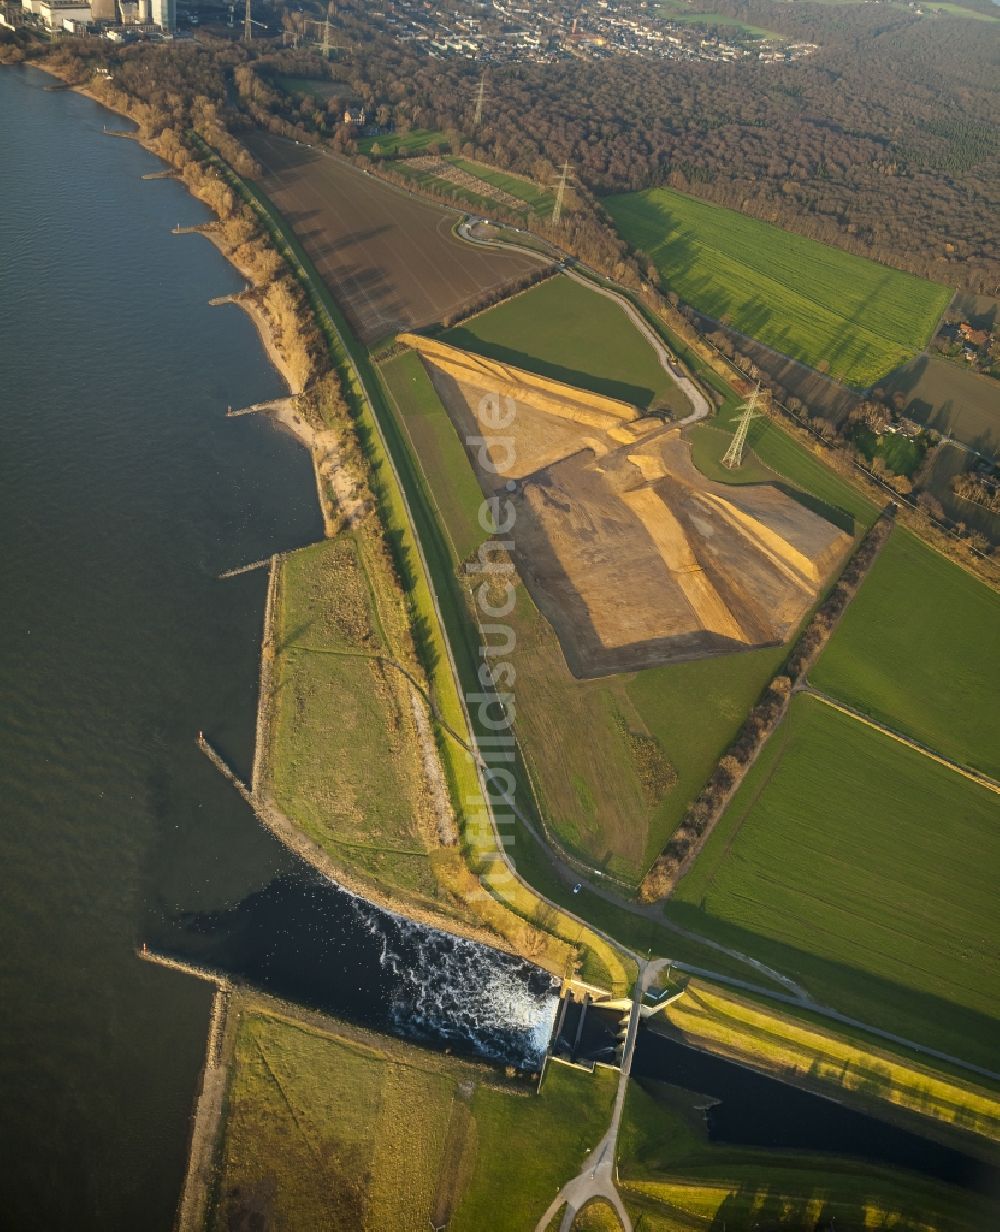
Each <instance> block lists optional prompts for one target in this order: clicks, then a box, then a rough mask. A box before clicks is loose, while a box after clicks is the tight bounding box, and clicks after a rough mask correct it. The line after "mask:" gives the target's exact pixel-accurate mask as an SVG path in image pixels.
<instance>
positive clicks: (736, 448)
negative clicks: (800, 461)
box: [722, 381, 763, 471]
mask: <svg viewBox="0 0 1000 1232" xmlns="http://www.w3.org/2000/svg"><path fill="white" fill-rule="evenodd" d="M759 404H760V381H758V382H757V388H756V389H755V390H754V391H753V393H752V394H751V395H750V397H749V398H748V399H747V400H746V402H744V403H743V405H742V406H741V407H740V422H739V423H738V424H737V425H736V432H735V433H734V434H733V440H732V444H731V445H730V446H729V448H728V449H727V450H726V453H725V457H724V458H723V459H722V465H723V466H724V467H725V468H726V469H727V470H730V471H734V470H736V468H737V467H739V466H742V465H743V449H744V446H745V445H746V443H747V433H748V432H749V431H750V421H751V420H753V419H759V418H760V416H761V415H762V414H763V411H759V410H758V409H757V407H758V405H759Z"/></svg>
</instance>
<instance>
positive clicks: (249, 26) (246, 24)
mask: <svg viewBox="0 0 1000 1232" xmlns="http://www.w3.org/2000/svg"><path fill="white" fill-rule="evenodd" d="M252 38H253V19H252V18H251V16H250V0H247V3H246V11H245V12H244V14H243V42H244V43H249V42H250V40H251V39H252Z"/></svg>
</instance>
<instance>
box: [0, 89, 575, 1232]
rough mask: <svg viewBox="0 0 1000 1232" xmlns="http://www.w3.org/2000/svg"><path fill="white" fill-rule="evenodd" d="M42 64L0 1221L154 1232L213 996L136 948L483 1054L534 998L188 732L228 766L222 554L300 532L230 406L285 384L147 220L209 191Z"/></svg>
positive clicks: (245, 704) (3, 128) (1, 736)
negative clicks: (312, 854) (62, 85)
mask: <svg viewBox="0 0 1000 1232" xmlns="http://www.w3.org/2000/svg"><path fill="white" fill-rule="evenodd" d="M50 81H51V79H50V78H49V77H47V76H45V75H43V74H41V73H39V72H37V71H36V70H32V69H26V68H5V69H0V210H2V220H3V225H2V226H0V465H2V476H3V479H2V484H0V550H2V561H3V569H4V578H3V591H2V607H0V610H2V614H3V636H2V638H0V702H2V705H0V887H2V895H0V1227H2V1228H4V1229H5V1230H6V1229H16V1230H17V1232H21V1230H22V1229H36V1228H37V1229H45V1232H57V1230H59V1229H64V1228H65V1229H70V1228H72V1229H74V1232H83V1230H85V1229H91V1228H93V1229H98V1228H99V1229H101V1230H102V1232H114V1230H117V1229H127V1230H129V1232H136V1230H138V1229H142V1230H143V1232H156V1230H157V1229H167V1228H169V1227H170V1226H171V1222H172V1218H173V1213H174V1209H175V1205H176V1200H177V1195H178V1192H179V1187H180V1181H181V1177H182V1173H183V1166H184V1157H185V1151H186V1145H187V1133H188V1124H189V1116H190V1112H191V1107H192V1098H193V1094H194V1090H195V1084H196V1081H197V1075H198V1071H199V1068H200V1065H201V1061H202V1056H203V1050H204V1042H205V1032H206V1026H207V1020H208V1009H209V997H210V990H209V988H208V986H207V985H204V984H202V983H200V982H198V981H195V980H191V979H188V978H186V977H184V976H181V975H175V974H173V973H172V972H168V971H166V970H163V969H160V968H156V967H152V966H150V965H149V964H147V963H143V962H141V961H140V960H139V959H137V958H136V956H135V947H136V946H137V945H138V944H139V943H140V942H141V941H144V940H147V939H149V940H152V941H156V942H159V943H161V944H163V945H165V946H170V947H172V948H173V950H174V951H175V952H179V953H188V954H192V955H194V956H202V957H206V958H210V959H212V960H213V961H216V962H218V963H229V964H230V967H231V969H233V970H236V971H239V972H243V973H244V974H246V975H247V976H248V977H250V978H253V979H255V980H256V981H257V982H259V983H261V984H263V985H265V986H267V987H270V988H273V989H274V990H275V991H285V992H288V993H290V994H293V995H302V996H303V999H305V1000H307V1001H309V1002H310V1003H311V1004H322V1005H323V1006H324V1007H326V1008H329V1009H333V1010H335V1011H337V1012H340V1013H344V1014H346V1015H349V1016H352V1017H356V1018H360V1019H362V1020H363V1021H369V1022H372V1023H374V1024H376V1025H384V1026H386V1027H388V1028H391V1029H395V1030H398V1031H402V1032H404V1033H410V1034H414V1035H416V1036H418V1037H419V1038H428V1039H434V1038H437V1039H438V1040H442V1039H443V1040H449V1041H450V1040H452V1039H454V1040H456V1041H457V1043H458V1044H459V1046H461V1047H464V1048H466V1049H469V1048H475V1049H478V1050H479V1051H484V1052H486V1053H488V1054H492V1055H501V1056H504V1057H506V1056H508V1055H509V1056H512V1057H515V1058H516V1057H518V1056H526V1055H527V1054H528V1053H530V1052H531V1051H532V1050H533V1049H535V1048H537V1040H538V1038H539V1037H540V1035H541V1034H543V1025H544V1024H545V1023H547V1022H549V1021H551V1017H552V1014H553V1012H554V1003H553V1001H552V997H551V995H550V993H549V990H548V986H547V979H546V978H544V977H541V976H540V974H539V973H538V972H537V970H535V969H534V968H530V967H528V966H527V965H526V964H522V963H519V962H516V961H514V960H510V959H508V958H506V957H505V956H502V955H501V956H496V955H494V954H493V953H492V952H491V951H484V950H482V949H481V948H479V947H474V946H468V945H466V944H465V943H455V942H452V941H450V940H448V939H446V938H442V937H441V936H440V935H438V934H428V933H425V932H422V931H421V930H418V929H415V928H413V927H412V926H409V925H406V924H403V923H401V922H399V921H396V920H395V919H392V918H391V917H386V916H384V915H383V914H382V913H379V912H377V911H375V910H373V909H372V908H370V907H368V906H367V905H366V904H363V903H359V902H358V901H357V900H355V899H352V898H351V897H350V896H349V895H346V894H344V893H343V892H341V891H338V890H335V889H332V888H330V887H323V886H320V885H319V884H318V883H317V882H316V880H315V879H314V878H312V877H311V875H310V874H308V873H306V872H305V871H304V870H303V869H302V868H301V866H300V865H299V864H298V863H297V862H296V861H294V860H293V859H291V858H290V857H289V856H288V855H287V854H286V853H285V852H284V851H283V850H282V849H281V848H280V847H279V846H278V844H276V843H275V842H274V841H273V840H272V839H271V838H270V836H268V835H267V834H266V833H265V832H264V831H262V830H261V829H260V828H259V827H258V826H257V824H256V822H255V821H254V819H253V817H252V815H251V814H250V813H249V811H248V810H247V808H246V807H245V805H244V804H243V803H242V801H241V800H240V799H239V797H238V796H236V794H235V793H234V792H233V790H232V788H231V787H230V786H229V785H228V784H227V783H226V782H225V781H224V780H222V778H221V777H220V776H219V775H218V774H217V773H216V771H215V770H214V769H213V768H212V767H211V765H210V764H209V763H208V761H207V760H206V759H205V758H204V757H203V756H202V755H201V754H200V753H199V752H198V750H197V748H196V745H195V742H194V736H195V733H196V732H197V731H198V729H200V728H204V730H205V731H206V732H207V733H209V734H210V735H211V737H212V739H213V742H215V743H217V744H218V745H219V747H220V748H221V749H222V750H223V752H224V753H225V754H226V756H227V757H229V758H230V759H231V760H232V761H233V762H234V764H235V765H236V766H237V768H238V769H240V770H241V771H243V772H244V773H246V772H247V768H248V765H249V761H250V758H251V753H252V740H253V726H254V714H255V706H256V686H257V663H258V652H259V637H260V627H261V616H262V609H263V598H264V585H265V579H264V576H263V574H262V573H255V574H249V575H246V576H244V577H240V578H237V579H234V580H232V581H226V582H218V581H216V580H215V575H216V574H217V573H218V572H219V571H221V570H223V569H226V568H229V567H231V566H233V565H236V564H240V563H242V562H245V561H252V560H257V559H260V558H261V557H262V556H265V555H267V554H269V553H271V552H273V551H276V550H281V549H286V548H291V547H295V546H297V545H299V544H301V543H305V542H308V541H310V540H312V539H314V538H316V537H318V536H319V534H320V533H321V524H320V519H319V516H318V512H317V509H316V504H315V486H314V483H313V479H312V473H311V466H310V463H309V460H308V458H307V456H306V454H305V453H304V452H303V451H302V450H300V449H299V447H298V446H297V445H296V444H295V442H294V441H292V440H291V439H290V438H289V437H287V436H283V435H281V434H279V433H278V432H276V431H275V430H274V429H272V428H271V427H270V426H269V425H268V424H267V423H266V422H263V421H261V420H258V419H255V418H254V417H247V418H241V419H235V420H227V419H226V418H225V408H226V405H227V403H232V404H234V405H241V404H246V403H249V402H253V401H257V400H259V399H262V398H268V397H273V396H276V395H277V394H279V393H281V392H283V388H282V385H281V382H280V380H279V378H278V377H277V375H276V374H275V373H274V372H273V370H272V369H271V368H270V366H269V365H268V363H267V361H266V359H265V358H264V356H263V353H262V350H261V348H260V345H259V342H258V339H257V337H256V334H255V331H254V329H253V327H252V325H251V324H250V322H249V321H248V320H247V318H246V317H245V316H244V315H243V314H242V313H241V312H240V311H239V310H238V309H236V308H231V307H224V308H210V307H209V306H208V303H207V301H208V299H209V298H210V297H212V296H215V295H222V294H226V293H228V292H231V291H235V290H238V289H240V288H241V286H242V282H241V280H240V279H239V277H238V276H237V275H236V274H235V272H234V271H233V270H232V269H231V268H230V267H229V266H228V265H227V264H226V262H225V261H224V260H223V259H222V257H221V256H220V255H219V254H218V253H217V252H216V251H215V249H214V248H212V247H211V246H210V245H209V244H208V243H207V242H206V241H205V240H203V239H201V238H200V237H198V236H182V237H178V236H173V235H171V234H170V228H171V227H172V226H173V225H175V224H176V223H178V222H180V223H183V224H189V223H195V222H201V221H204V220H205V218H206V217H207V215H206V212H205V211H204V209H203V208H202V207H201V206H200V205H198V204H197V203H196V202H194V201H193V200H192V199H191V198H190V197H189V196H188V195H187V193H186V192H185V191H184V190H183V189H182V188H181V187H180V186H179V185H178V184H176V183H173V182H171V181H155V182H143V181H142V179H141V178H140V177H141V176H142V174H144V173H145V172H148V171H154V170H158V169H159V167H160V164H159V163H158V162H157V160H155V159H154V158H153V157H151V156H150V155H149V154H147V153H146V152H145V151H143V150H142V149H141V148H140V147H139V146H137V145H136V144H135V143H134V142H131V141H126V140H115V139H112V138H109V137H107V136H105V135H103V133H102V131H101V130H102V127H103V125H104V124H105V123H107V124H108V125H109V126H112V127H121V126H122V125H121V122H120V121H118V120H117V119H116V118H115V117H113V116H110V115H109V114H108V113H107V112H105V111H103V110H102V109H101V108H99V107H98V106H96V105H95V104H94V103H92V102H90V101H89V100H87V99H84V98H81V97H79V96H77V95H75V94H73V93H71V92H66V91H56V92H53V91H47V90H46V89H45V86H46V85H48V84H49V83H50ZM422 964H423V966H422ZM463 983H464V984H465V985H467V986H468V987H469V993H468V995H465V994H464V993H463V991H462V986H463ZM494 1027H495V1028H496V1030H495V1031H494V1030H493V1029H492V1028H494ZM542 1046H543V1048H544V1042H543V1045H542Z"/></svg>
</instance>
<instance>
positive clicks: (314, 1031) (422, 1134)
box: [209, 1005, 617, 1232]
mask: <svg viewBox="0 0 1000 1232" xmlns="http://www.w3.org/2000/svg"><path fill="white" fill-rule="evenodd" d="M616 1080H617V1075H616V1074H614V1073H612V1072H610V1071H607V1070H598V1071H597V1072H596V1073H594V1074H593V1075H590V1074H586V1073H583V1072H581V1071H579V1070H574V1069H569V1068H567V1067H565V1066H560V1065H554V1066H552V1067H551V1069H550V1071H549V1073H548V1074H547V1076H546V1079H545V1082H544V1083H543V1085H542V1087H541V1090H540V1091H538V1092H536V1091H535V1090H533V1089H532V1088H530V1087H529V1086H528V1085H527V1084H526V1083H525V1082H523V1081H516V1082H515V1081H507V1080H505V1079H504V1078H503V1077H502V1075H500V1074H499V1073H498V1072H497V1071H496V1070H494V1069H490V1068H489V1067H487V1066H485V1065H482V1064H479V1063H477V1062H472V1061H464V1060H459V1059H457V1058H455V1057H450V1056H446V1055H443V1054H440V1053H434V1052H431V1051H428V1050H426V1049H422V1048H417V1047H414V1046H413V1045H410V1044H406V1043H403V1042H402V1041H399V1040H394V1039H392V1038H388V1037H383V1036H377V1035H373V1034H371V1033H369V1032H367V1031H364V1030H363V1029H360V1028H355V1027H351V1026H349V1025H347V1024H342V1023H333V1022H332V1021H330V1020H319V1019H316V1020H313V1021H306V1020H303V1019H298V1018H292V1017H290V1016H286V1015H285V1014H283V1013H282V1012H281V1011H280V1010H279V1009H278V1008H277V1007H275V1008H273V1009H272V1008H270V1007H268V1008H265V1007H264V1006H257V1005H249V1006H247V1007H245V1008H243V1009H242V1011H241V1013H240V1014H239V1021H238V1025H237V1027H236V1039H235V1055H234V1061H233V1065H232V1069H231V1077H230V1083H229V1090H228V1097H227V1101H226V1117H225V1124H224V1129H223V1135H222V1142H221V1146H220V1165H219V1185H218V1198H217V1201H216V1204H215V1209H214V1212H213V1216H212V1219H211V1221H210V1225H209V1226H210V1227H212V1228H213V1229H217V1230H218V1232H222V1230H223V1229H228V1228H234V1227H251V1226H258V1222H259V1226H262V1227H263V1226H267V1227H274V1228H278V1227H281V1228H296V1229H298V1228H301V1229H307V1228H308V1229H313V1228H316V1229H318V1228H330V1229H337V1230H342V1232H358V1229H361V1228H364V1229H365V1230H366V1232H424V1230H425V1229H426V1228H427V1227H428V1226H433V1227H439V1226H442V1225H443V1224H445V1223H447V1226H448V1227H449V1228H450V1229H455V1230H456V1232H482V1229H484V1228H490V1229H495V1230H496V1232H524V1230H525V1229H528V1228H532V1227H533V1226H534V1224H535V1221H536V1220H537V1219H538V1218H539V1216H540V1215H541V1214H542V1212H543V1211H544V1210H545V1207H546V1206H547V1205H548V1202H549V1201H550V1200H551V1197H552V1194H553V1193H554V1192H555V1191H556V1190H557V1189H558V1188H559V1187H560V1186H561V1185H562V1184H563V1183H564V1182H565V1181H567V1180H569V1179H570V1177H571V1176H573V1175H574V1173H575V1172H576V1170H577V1169H578V1168H579V1166H580V1163H581V1162H582V1159H583V1157H584V1156H585V1154H586V1152H587V1150H589V1149H590V1148H591V1147H592V1146H593V1145H594V1144H595V1143H596V1142H597V1141H598V1140H599V1139H600V1136H601V1134H602V1133H603V1132H604V1130H605V1128H606V1126H607V1121H608V1117H609V1116H610V1111H611V1105H612V1102H613V1099H614V1092H615V1086H616ZM515 1148H516V1151H517V1154H516V1157H514V1156H513V1155H512V1152H513V1151H514V1150H515Z"/></svg>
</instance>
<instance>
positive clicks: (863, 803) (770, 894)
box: [668, 696, 1000, 1068]
mask: <svg viewBox="0 0 1000 1232" xmlns="http://www.w3.org/2000/svg"><path fill="white" fill-rule="evenodd" d="M998 813H1000V810H998V797H997V796H996V795H994V794H992V793H991V792H989V791H987V790H985V789H984V788H982V787H980V786H978V785H976V784H974V783H972V782H970V781H969V780H968V779H965V778H963V777H962V776H961V775H958V774H956V773H955V772H954V771H952V770H949V769H948V768H946V767H944V766H942V765H940V764H938V763H936V762H934V761H932V760H931V759H930V758H928V757H925V756H923V755H922V754H920V753H918V752H916V751H915V750H913V749H910V748H907V747H905V746H903V745H900V744H899V743H898V742H897V741H894V740H892V739H890V738H889V737H887V736H883V735H881V734H880V733H878V732H876V731H874V730H873V729H872V728H870V727H867V726H866V725H865V724H863V723H860V722H858V721H857V720H855V719H852V718H849V717H848V716H846V715H843V714H841V713H839V712H837V711H835V710H833V709H832V708H830V707H829V706H826V705H825V704H824V703H823V702H822V701H820V700H819V699H817V698H814V697H809V696H798V697H796V698H795V699H794V700H793V702H792V706H791V710H790V712H789V714H788V717H787V718H786V719H785V721H784V722H783V723H782V724H781V726H780V727H779V728H778V730H777V732H776V733H775V735H774V736H773V737H772V738H771V740H770V741H769V742H768V744H767V745H766V746H765V749H764V752H763V753H762V755H761V757H760V758H759V759H758V761H757V763H756V765H755V766H754V767H753V769H752V770H751V771H750V773H749V774H748V775H747V777H746V779H745V780H744V782H743V784H742V785H741V786H740V788H739V790H738V791H737V792H736V795H735V796H734V798H733V800H732V803H731V804H730V806H729V808H728V809H727V811H726V812H725V813H724V815H723V817H722V819H721V821H720V822H719V823H718V825H717V826H716V828H715V830H714V832H713V833H712V835H711V837H710V838H709V840H708V842H707V843H706V845H705V847H704V849H703V851H702V853H701V855H700V856H699V857H698V859H697V861H696V862H695V864H694V866H693V868H692V869H691V871H690V872H689V873H688V874H687V876H686V877H685V878H684V879H683V880H682V881H681V883H680V886H679V887H678V890H677V891H676V893H675V895H674V897H673V898H672V899H671V900H670V904H669V906H668V912H669V913H670V915H671V916H672V918H674V919H676V920H678V921H679V922H685V923H688V924H691V925H693V926H695V927H698V928H699V929H700V930H702V931H704V932H706V933H707V934H708V935H711V936H715V937H717V938H718V939H729V940H732V939H734V938H738V939H739V941H740V942H741V943H742V947H743V948H745V949H746V948H749V949H752V951H753V953H754V954H755V955H756V956H757V957H759V958H761V959H763V960H764V961H765V962H769V963H773V965H775V966H776V967H777V968H778V969H779V970H782V971H784V972H785V973H786V974H789V975H791V976H793V977H795V978H798V979H800V980H801V981H802V982H804V983H805V984H806V985H807V987H808V988H809V989H810V991H811V992H812V993H813V994H814V995H815V996H816V997H817V999H818V1000H820V1001H821V1002H823V1003H825V1004H833V1005H836V1006H837V1008H838V1009H840V1010H842V1011H843V1012H845V1013H848V1014H852V1015H854V1016H856V1017H858V1018H860V1019H862V1020H864V1021H868V1022H872V1023H873V1024H875V1025H877V1026H881V1027H883V1028H886V1029H888V1030H892V1031H895V1032H897V1033H899V1034H900V1035H903V1036H906V1037H908V1038H910V1039H914V1040H916V1041H917V1042H920V1043H924V1044H929V1045H932V1046H935V1047H937V1048H940V1049H941V1050H943V1051H945V1052H949V1053H951V1054H953V1055H956V1056H959V1057H962V1058H964V1059H966V1060H970V1061H975V1062H977V1063H979V1064H983V1065H986V1066H992V1067H993V1068H996V1063H997V1056H996V1053H997V1048H996V1040H997V1038H998V1021H997V1017H996V1007H997V1004H998V995H1000V957H998V953H1000V951H998V947H997V939H998V937H1000V902H998V899H997V896H996V892H995V877H994V872H993V870H995V869H996V867H997V864H998V861H1000V827H998V826H997V818H998Z"/></svg>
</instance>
